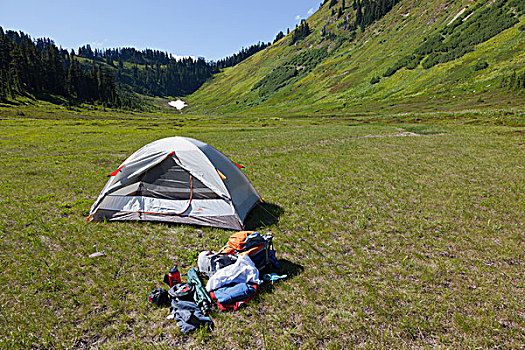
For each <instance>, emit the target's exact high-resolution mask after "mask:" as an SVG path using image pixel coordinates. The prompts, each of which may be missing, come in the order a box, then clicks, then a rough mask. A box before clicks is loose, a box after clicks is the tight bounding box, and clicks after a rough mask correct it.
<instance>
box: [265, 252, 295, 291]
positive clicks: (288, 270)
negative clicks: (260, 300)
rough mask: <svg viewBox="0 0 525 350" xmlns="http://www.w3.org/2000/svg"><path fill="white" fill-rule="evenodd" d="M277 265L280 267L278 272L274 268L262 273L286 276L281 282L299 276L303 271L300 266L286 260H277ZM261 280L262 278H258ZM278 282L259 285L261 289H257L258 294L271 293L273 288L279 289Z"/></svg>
mask: <svg viewBox="0 0 525 350" xmlns="http://www.w3.org/2000/svg"><path fill="white" fill-rule="evenodd" d="M278 261H279V264H280V265H281V268H280V269H279V270H277V269H275V268H271V269H265V270H264V271H263V274H264V273H272V272H275V273H276V274H278V275H287V277H286V278H285V279H284V280H283V281H287V280H290V279H292V278H294V277H295V276H297V275H299V274H300V273H301V272H303V271H304V267H303V266H302V265H299V264H296V263H294V262H292V261H290V260H286V259H278ZM260 278H261V279H262V276H261V277H260ZM279 284H280V281H277V282H276V283H275V284H272V283H271V282H264V283H263V284H262V285H261V288H260V289H259V292H258V294H259V293H261V294H262V293H270V294H271V293H273V291H274V289H275V287H279Z"/></svg>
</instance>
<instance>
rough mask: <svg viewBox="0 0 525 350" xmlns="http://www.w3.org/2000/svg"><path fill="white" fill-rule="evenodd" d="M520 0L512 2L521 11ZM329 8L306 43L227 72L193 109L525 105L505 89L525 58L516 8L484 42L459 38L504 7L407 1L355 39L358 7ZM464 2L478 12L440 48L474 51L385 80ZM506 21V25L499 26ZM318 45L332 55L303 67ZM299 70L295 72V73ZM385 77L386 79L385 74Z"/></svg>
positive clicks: (283, 44) (284, 44) (283, 111)
mask: <svg viewBox="0 0 525 350" xmlns="http://www.w3.org/2000/svg"><path fill="white" fill-rule="evenodd" d="M516 3H517V2H512V5H508V6H512V8H514V9H516V7H517V5H516ZM476 4H478V6H476ZM328 5H329V4H326V5H325V6H324V7H322V8H321V9H319V10H318V11H317V12H316V13H314V14H313V15H312V16H311V17H310V18H308V20H307V22H308V23H309V27H310V28H311V29H312V33H311V34H310V35H309V36H308V37H306V38H305V39H304V40H302V41H300V42H299V43H298V44H297V45H294V46H290V45H289V44H288V43H289V42H290V40H291V36H292V35H293V33H291V34H290V35H288V36H286V37H285V38H283V39H281V40H280V41H279V42H277V43H275V44H274V45H272V46H271V47H270V48H267V49H266V50H263V51H261V52H259V53H257V54H256V55H254V56H252V57H250V58H248V59H247V60H245V61H243V62H241V63H240V64H238V65H237V66H235V67H232V68H229V69H226V70H225V71H224V72H222V73H220V74H218V75H216V76H215V77H214V78H213V79H211V80H209V81H208V82H206V83H205V84H204V85H203V86H202V87H201V88H200V89H199V90H198V91H196V92H195V93H194V94H192V95H190V96H188V98H187V100H188V101H189V103H190V106H191V107H190V108H189V109H190V110H191V111H192V112H193V113H201V114H204V113H206V114H207V113H209V114H216V113H221V114H236V115H237V114H243V115H261V114H264V115H274V116H282V115H312V114H316V115H324V114H352V113H355V112H364V111H367V112H370V111H372V112H373V113H382V112H384V111H385V110H387V111H388V112H407V113H414V112H416V113H420V112H438V111H442V110H448V111H462V110H465V109H470V108H475V109H488V110H490V109H494V108H507V107H508V104H510V105H514V106H520V105H525V95H524V93H523V91H521V92H516V91H513V92H509V91H506V90H505V89H502V88H501V86H500V85H501V82H502V79H503V77H504V76H505V75H509V74H512V72H513V71H515V70H516V71H517V72H520V71H521V69H522V66H523V62H524V60H525V58H524V52H525V50H524V48H525V46H524V45H525V40H524V38H525V37H524V36H523V31H521V30H520V29H519V28H520V27H521V26H523V24H524V23H525V15H523V14H522V15H519V12H518V11H517V10H514V11H513V12H514V13H516V15H512V16H511V17H512V20H510V19H508V20H509V21H510V22H509V26H510V24H511V23H514V22H515V21H517V20H518V21H519V23H515V24H514V25H513V26H510V27H509V28H508V29H506V30H503V31H501V32H499V30H498V31H494V33H498V34H497V35H495V36H493V37H491V36H490V35H488V34H487V33H486V32H484V34H487V35H481V34H482V33H481V32H483V31H480V32H479V33H478V34H480V33H481V34H480V36H481V37H480V38H477V39H476V38H473V37H472V35H471V36H468V37H463V36H461V37H460V38H456V36H457V35H460V34H461V33H463V32H466V31H465V30H464V28H463V27H464V26H467V27H469V25H470V24H471V22H472V21H475V19H476V18H477V16H479V15H480V13H481V12H483V11H489V12H490V11H492V9H494V8H495V6H496V4H494V5H491V6H493V7H488V9H487V6H486V5H487V2H486V1H467V0H453V1H444V0H443V1H430V0H424V1H417V2H413V1H412V2H411V1H401V2H400V3H399V4H397V5H396V6H395V7H394V8H393V9H392V10H391V11H390V12H389V13H388V14H387V15H386V16H385V17H383V18H382V19H380V20H379V21H377V22H375V23H373V24H372V25H370V26H368V27H367V28H366V30H365V31H364V32H363V33H361V31H360V30H358V31H357V36H355V35H354V32H352V31H350V30H348V29H344V28H345V26H344V25H343V22H344V20H345V17H346V16H350V17H349V20H348V23H353V21H354V11H353V9H352V7H351V6H347V9H346V10H345V15H344V16H343V17H341V18H339V19H337V16H331V9H329V8H328V7H329V6H328ZM466 6H469V8H471V9H473V10H474V12H473V15H472V17H471V18H470V19H468V20H467V21H466V22H464V25H463V24H462V25H460V26H458V27H457V28H456V31H455V32H453V33H454V35H449V37H450V38H456V39H455V40H456V41H457V44H458V45H452V46H453V47H452V48H441V49H440V50H443V51H447V52H448V51H450V50H456V47H458V46H462V45H463V44H466V43H468V45H467V46H468V47H469V50H470V49H472V51H471V52H468V53H465V54H464V55H463V53H462V54H461V55H459V54H458V53H457V52H456V54H454V55H452V54H451V52H449V54H450V55H451V57H450V58H452V57H454V59H453V60H448V61H447V62H444V61H445V60H443V59H441V58H440V60H441V61H443V63H439V64H436V65H433V66H432V67H431V68H429V69H425V68H423V67H422V65H421V64H419V61H417V62H415V61H414V60H409V61H410V62H409V61H407V62H402V64H399V65H397V68H396V69H399V70H397V72H396V73H395V74H393V75H392V76H389V77H383V74H384V73H385V72H387V70H388V69H389V68H392V67H394V66H395V65H396V62H398V61H400V60H402V58H404V57H411V56H412V55H413V54H414V53H417V52H419V54H421V52H420V51H418V50H417V49H418V48H419V47H421V46H422V44H423V43H424V40H425V39H427V40H428V39H429V38H432V37H433V36H435V35H437V34H438V33H440V32H443V31H446V30H447V29H450V28H452V26H447V24H448V23H449V22H450V21H451V19H452V18H453V17H454V16H455V15H456V14H457V13H459V12H460V10H462V9H463V8H465V7H466ZM506 6H507V5H506ZM505 11H507V10H505ZM509 16H510V15H509ZM492 17H493V16H492ZM492 17H491V18H492ZM458 21H460V20H458ZM468 21H471V22H468ZM478 22H479V21H478ZM478 22H476V23H478ZM481 22H483V21H481ZM500 22H501V21H499V22H498V21H496V22H495V24H494V23H493V24H494V25H499V24H501V23H500ZM483 23H484V22H483ZM478 24H479V23H478ZM487 25H488V24H487ZM482 27H483V25H482ZM469 28H470V29H472V28H474V26H470V27H469ZM503 28H507V26H503V27H502V28H500V29H503ZM322 31H324V32H325V33H331V34H333V35H332V37H334V38H332V39H330V37H331V36H330V35H328V34H327V35H325V36H322V35H321V32H322ZM471 32H472V33H477V31H475V30H471ZM472 33H471V34H472ZM491 34H493V33H491ZM474 36H475V35H474ZM450 38H449V39H450ZM449 39H447V40H449ZM450 40H452V39H450ZM427 42H428V41H427ZM447 43H448V41H447ZM460 44H461V45H460ZM431 46H432V45H431ZM449 49H450V50H449ZM316 50H319V52H326V51H325V50H327V52H328V54H327V55H320V56H319V60H316V62H315V65H313V66H312V67H306V68H308V69H299V68H303V67H302V66H304V65H302V64H301V63H299V62H296V61H297V60H299V61H301V58H304V57H308V56H309V55H310V54H313V53H315V52H316ZM430 52H432V50H431V51H430ZM428 53H429V52H426V53H425V54H424V55H422V56H421V57H420V58H422V57H424V56H427V54H428ZM321 56H322V57H321ZM480 61H482V62H485V63H486V64H487V67H486V69H483V70H475V69H474V67H476V64H477V63H479V62H480ZM292 63H296V64H292ZM415 63H417V65H416V64H415ZM404 66H408V67H409V68H411V69H408V68H402V67H404ZM294 69H295V70H294ZM292 73H295V75H293V77H292V78H291V76H292ZM297 73H300V74H297ZM377 77H382V78H381V79H379V81H377ZM257 87H259V88H257ZM261 95H262V96H264V98H261ZM391 106H393V107H394V108H390V107H391Z"/></svg>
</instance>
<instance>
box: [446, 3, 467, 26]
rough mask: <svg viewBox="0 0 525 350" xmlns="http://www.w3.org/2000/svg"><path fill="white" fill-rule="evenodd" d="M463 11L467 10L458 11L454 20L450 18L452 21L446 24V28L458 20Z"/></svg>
mask: <svg viewBox="0 0 525 350" xmlns="http://www.w3.org/2000/svg"><path fill="white" fill-rule="evenodd" d="M465 11H467V8H466V7H465V8H464V9H463V10H461V11H459V12H458V14H457V15H455V16H454V18H452V20H451V21H450V22H448V24H447V26H449V25H451V24H452V23H454V21H455V20H456V19H458V17H459V16H461V15H462V14H463V13H464V12H465Z"/></svg>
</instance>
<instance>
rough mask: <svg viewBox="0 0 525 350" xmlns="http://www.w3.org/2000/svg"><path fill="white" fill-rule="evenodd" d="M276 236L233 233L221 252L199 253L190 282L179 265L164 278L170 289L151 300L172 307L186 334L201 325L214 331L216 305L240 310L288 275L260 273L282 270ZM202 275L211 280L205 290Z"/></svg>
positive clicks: (223, 309) (171, 311) (251, 232)
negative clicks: (211, 315) (267, 284)
mask: <svg viewBox="0 0 525 350" xmlns="http://www.w3.org/2000/svg"><path fill="white" fill-rule="evenodd" d="M272 240H273V236H272V235H271V234H268V235H265V236H263V235H261V234H260V233H258V232H255V231H240V232H236V233H234V234H232V235H231V236H230V239H229V240H228V244H226V245H225V246H224V247H223V248H222V249H221V250H220V251H219V252H214V251H203V252H201V253H200V254H199V258H198V269H196V268H191V269H190V270H189V271H188V282H187V283H183V282H182V279H181V276H180V272H179V270H178V268H177V267H176V266H175V267H173V268H172V269H170V270H169V273H168V274H167V275H165V276H164V282H165V283H166V284H167V285H168V286H169V287H170V289H169V290H165V289H163V288H158V289H156V290H154V291H153V292H151V293H150V295H149V298H148V301H149V302H150V303H151V304H154V305H157V306H171V307H170V315H169V316H168V319H174V320H175V321H177V325H178V326H179V328H180V330H181V332H182V333H189V332H191V331H193V330H195V329H197V328H199V327H201V326H208V327H210V328H213V322H212V320H211V319H210V318H209V317H208V314H209V313H210V311H211V309H212V308H213V306H214V305H217V307H218V309H219V310H221V311H228V310H238V309H239V308H240V307H241V306H243V305H244V304H246V303H247V302H248V301H249V300H250V299H252V298H253V297H254V296H255V294H256V293H257V290H258V288H259V286H260V285H261V284H262V283H263V280H264V281H270V282H272V283H273V282H274V281H276V280H278V279H281V278H286V277H287V276H286V275H282V276H279V275H277V274H276V273H269V274H264V275H263V276H262V279H261V278H260V272H262V271H263V270H266V269H267V268H275V269H280V268H281V267H280V265H279V263H278V261H277V259H276V257H275V250H274V248H273V242H272ZM199 274H201V275H202V276H203V277H204V278H207V279H208V280H207V283H206V287H204V285H203V283H202V281H201V279H200V277H199Z"/></svg>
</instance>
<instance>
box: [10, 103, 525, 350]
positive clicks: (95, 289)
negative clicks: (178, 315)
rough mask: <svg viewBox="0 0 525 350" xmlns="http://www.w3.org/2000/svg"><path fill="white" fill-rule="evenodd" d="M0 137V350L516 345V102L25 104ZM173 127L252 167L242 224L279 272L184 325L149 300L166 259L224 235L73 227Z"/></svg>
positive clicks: (519, 195) (522, 123)
mask: <svg viewBox="0 0 525 350" xmlns="http://www.w3.org/2000/svg"><path fill="white" fill-rule="evenodd" d="M0 128H1V130H2V134H1V135H0V164H2V169H1V170H0V187H1V188H2V191H1V192H0V203H1V205H0V234H1V245H0V249H1V254H0V264H1V266H2V274H0V289H1V290H2V293H0V305H1V309H0V310H1V317H0V347H1V348H11V347H12V348H91V347H94V348H104V349H114V348H137V349H143V348H166V349H168V348H169V349H171V348H184V347H187V348H216V349H222V348H224V346H225V344H228V347H229V348H235V349H246V348H265V349H270V348H275V349H282V348H290V349H295V348H301V349H312V348H334V349H337V348H352V347H367V348H368V347H373V348H408V347H416V348H420V347H425V348H427V347H429V348H437V347H445V348H494V347H498V348H519V347H522V346H523V344H525V313H524V312H523V310H525V289H524V288H525V274H524V273H523V272H524V268H525V255H524V254H525V253H524V251H525V250H524V249H523V248H524V244H525V235H524V232H525V227H524V221H523V219H524V217H523V213H524V212H525V202H524V200H523V198H525V116H524V114H523V113H520V112H508V113H505V112H498V111H494V112H483V113H476V112H470V113H448V112H446V113H445V112H444V113H433V114H427V115H408V114H404V115H397V116H396V115H382V116H376V117H373V116H366V117H352V118H347V117H344V116H335V117H334V116H330V117H325V118H321V117H310V118H309V117H297V118H280V117H277V116H276V117H266V118H263V117H244V118H237V117H215V116H195V115H185V114H183V115H179V114H165V113H124V112H114V111H106V112H104V111H101V110H87V109H75V110H67V109H59V108H51V107H35V106H25V107H0ZM177 135H180V136H189V137H193V138H196V139H199V140H202V141H204V142H206V143H209V144H210V145H212V146H214V147H216V148H218V149H219V150H221V151H222V152H223V153H225V154H226V155H227V156H229V157H230V158H231V159H232V160H234V161H236V162H238V163H240V164H242V165H244V166H245V168H244V169H243V170H244V171H245V173H246V175H247V176H248V178H249V179H250V180H251V181H252V183H253V184H254V186H255V188H256V189H257V190H258V191H259V192H260V194H261V196H262V197H264V199H265V201H266V202H267V203H268V204H267V207H266V209H267V210H269V211H270V212H271V218H270V220H268V218H267V217H266V216H267V215H268V214H267V213H266V212H265V211H263V210H256V211H255V212H254V213H252V216H251V218H250V221H249V225H250V227H253V228H257V229H258V230H259V231H260V232H263V233H266V232H273V234H274V237H275V238H274V242H275V247H276V250H277V255H278V258H280V259H282V263H283V266H284V270H285V271H284V272H283V273H288V275H289V276H290V277H289V278H288V279H286V280H284V281H280V282H278V283H277V284H275V285H274V286H266V287H265V288H263V290H262V292H261V293H260V294H259V295H258V296H257V298H256V299H254V300H253V301H251V302H250V303H249V304H248V305H247V307H245V308H244V309H242V310H240V311H238V312H235V313H218V312H214V313H213V314H212V318H213V320H214V322H215V330H214V331H211V332H207V331H202V332H197V333H195V334H192V335H190V336H182V335H181V334H180V333H179V330H178V327H177V326H176V325H175V324H174V323H173V321H169V320H166V319H165V317H166V316H167V315H168V311H167V309H158V308H153V307H151V306H150V305H148V303H147V295H148V293H149V292H150V291H151V290H153V289H155V288H158V287H161V286H162V276H163V274H164V273H165V272H166V271H167V268H168V267H169V266H170V265H171V264H172V262H173V261H174V260H175V261H177V262H178V264H179V268H181V270H182V272H183V273H185V272H186V271H187V270H188V269H189V268H190V267H193V266H195V265H196V257H197V254H198V253H199V252H200V251H202V250H210V249H215V250H216V249H218V248H220V247H221V246H222V245H223V244H224V242H225V241H226V240H227V238H228V237H229V235H230V234H231V232H228V231H224V230H220V229H215V228H203V227H192V226H177V225H164V224H154V223H148V224H144V223H133V222H128V223H111V224H107V223H89V222H86V219H85V217H86V216H87V214H88V212H89V208H90V206H91V204H92V203H93V201H94V200H95V199H96V197H97V195H98V194H99V192H100V191H101V189H102V187H103V186H104V184H105V182H106V180H107V175H108V174H109V173H111V172H112V171H113V170H114V169H116V168H117V167H118V166H119V165H120V163H121V162H122V161H123V160H125V159H126V158H127V157H128V156H129V155H130V154H131V153H133V152H134V151H135V150H137V149H138V148H140V147H141V146H143V145H145V144H147V143H149V142H151V141H153V140H156V139H159V138H162V137H168V136H177ZM277 219H278V220H277ZM265 224H266V226H265ZM99 251H103V252H104V253H105V256H103V257H98V258H90V257H89V255H90V254H92V253H94V252H99Z"/></svg>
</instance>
